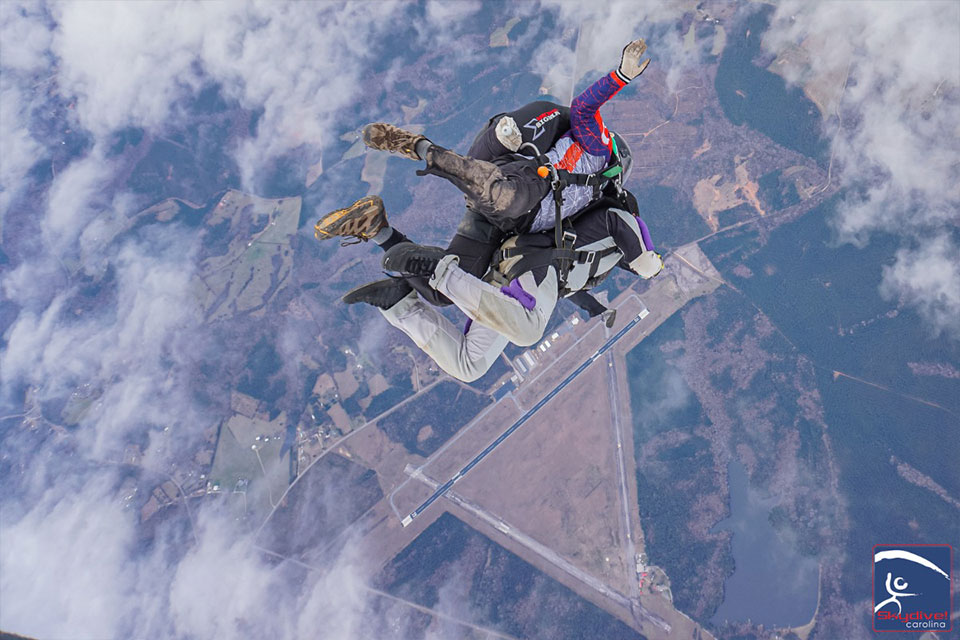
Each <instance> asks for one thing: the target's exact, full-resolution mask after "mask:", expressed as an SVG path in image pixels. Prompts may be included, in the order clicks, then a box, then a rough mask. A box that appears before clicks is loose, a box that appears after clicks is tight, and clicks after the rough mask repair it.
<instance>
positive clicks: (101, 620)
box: [0, 477, 136, 640]
mask: <svg viewBox="0 0 960 640" xmlns="http://www.w3.org/2000/svg"><path fill="white" fill-rule="evenodd" d="M64 480H65V482H64V485H67V484H68V482H67V481H66V479H64ZM108 483H109V478H105V477H100V478H97V479H94V480H91V481H90V482H87V483H83V484H79V485H75V486H71V487H70V489H73V490H74V491H72V492H71V491H70V490H66V491H63V492H62V493H59V492H54V491H50V492H47V493H45V494H43V495H42V497H40V499H39V501H38V502H37V503H36V504H35V505H34V506H33V508H32V509H30V511H29V512H28V513H27V514H26V515H25V516H24V517H23V518H22V519H20V520H19V521H17V522H15V523H10V522H9V521H8V518H9V515H6V516H5V517H4V519H3V522H2V523H0V538H2V540H3V545H2V546H0V561H2V564H3V571H0V601H2V602H3V606H2V607H0V628H3V629H4V630H6V631H13V632H20V633H28V634H30V635H33V636H36V637H46V638H77V639H78V640H79V639H80V638H113V637H117V636H118V631H119V628H118V627H119V625H118V621H119V618H120V617H121V613H120V612H123V611H129V610H131V609H130V608H129V607H130V605H131V604H132V603H131V602H130V599H131V598H130V595H129V594H130V592H131V591H132V590H134V589H135V588H136V584H135V578H136V575H135V573H134V572H133V571H132V569H133V567H132V565H130V564H129V563H128V561H127V558H128V556H129V554H130V552H131V551H132V549H131V547H132V545H133V542H134V538H135V535H134V530H133V527H132V526H131V522H130V513H129V512H124V510H123V507H122V506H121V505H120V503H119V501H118V500H116V499H115V498H114V499H111V498H112V497H113V496H111V495H110V491H109V486H108ZM71 484H72V483H71Z"/></svg>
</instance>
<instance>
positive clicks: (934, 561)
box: [873, 544, 953, 631]
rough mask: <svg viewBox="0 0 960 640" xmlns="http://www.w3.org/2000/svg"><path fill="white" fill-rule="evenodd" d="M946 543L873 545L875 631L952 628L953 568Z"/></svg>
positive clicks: (950, 549)
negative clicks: (951, 570)
mask: <svg viewBox="0 0 960 640" xmlns="http://www.w3.org/2000/svg"><path fill="white" fill-rule="evenodd" d="M952 556H953V548H952V547H950V545H946V544H912V545H877V546H875V547H874V548H873V605H874V606H873V630H874V631H950V630H951V629H952V623H951V621H950V611H951V607H952V598H951V593H950V591H951V589H950V586H951V585H950V583H951V580H950V569H951V567H952V565H953V558H952Z"/></svg>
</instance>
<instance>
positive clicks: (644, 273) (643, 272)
mask: <svg viewBox="0 0 960 640" xmlns="http://www.w3.org/2000/svg"><path fill="white" fill-rule="evenodd" d="M628 266H629V267H630V268H631V269H633V271H634V272H635V273H636V274H637V275H639V276H640V277H641V278H644V279H648V278H652V277H653V276H655V275H657V274H658V273H660V270H661V269H663V258H661V257H660V254H659V253H656V252H655V251H644V252H643V253H641V254H640V255H639V256H637V257H636V258H634V260H633V261H632V262H631V263H630V264H629V265H628Z"/></svg>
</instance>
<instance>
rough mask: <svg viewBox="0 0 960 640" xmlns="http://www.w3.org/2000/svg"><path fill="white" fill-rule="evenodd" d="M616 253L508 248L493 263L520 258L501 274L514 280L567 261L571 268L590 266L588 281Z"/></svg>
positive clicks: (600, 250) (499, 252)
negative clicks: (573, 266)
mask: <svg viewBox="0 0 960 640" xmlns="http://www.w3.org/2000/svg"><path fill="white" fill-rule="evenodd" d="M618 251H620V250H619V249H618V248H617V247H615V246H614V247H607V248H606V249H598V250H596V251H575V250H572V249H567V248H563V249H554V248H543V247H509V248H507V249H501V250H500V251H498V252H497V254H496V255H495V256H494V260H493V262H494V264H499V263H501V262H503V261H504V260H507V259H508V258H517V257H519V258H520V259H519V260H518V261H517V263H516V264H515V265H513V267H512V268H511V269H510V273H505V274H503V275H505V276H506V277H508V278H516V277H517V276H518V275H519V274H521V273H523V272H525V271H530V270H532V269H536V268H538V267H546V266H549V265H551V264H553V265H559V264H560V261H567V262H568V263H569V264H570V265H571V266H572V265H573V264H588V265H590V274H589V275H588V276H587V280H588V281H589V280H593V279H594V278H595V277H596V276H597V271H598V270H599V269H600V261H601V260H603V259H604V258H606V257H607V256H609V255H611V254H613V253H616V252H618ZM564 284H566V282H564Z"/></svg>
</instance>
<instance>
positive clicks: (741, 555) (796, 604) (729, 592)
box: [712, 462, 819, 628]
mask: <svg viewBox="0 0 960 640" xmlns="http://www.w3.org/2000/svg"><path fill="white" fill-rule="evenodd" d="M728 473H729V478H730V516H729V517H728V518H726V519H724V520H721V521H720V522H718V523H717V524H716V525H715V526H714V530H728V531H732V532H733V559H734V562H735V563H736V569H735V570H734V572H733V575H732V576H730V577H729V578H727V581H726V583H725V584H724V599H723V602H722V603H721V605H720V607H719V608H718V609H717V612H716V614H714V616H713V619H712V621H713V622H715V623H720V622H723V621H724V620H730V621H744V620H748V619H749V620H750V621H752V622H753V623H754V624H762V625H764V626H766V627H768V628H769V627H795V626H799V625H803V624H806V623H807V622H809V621H810V618H812V617H813V613H814V611H816V608H817V590H818V587H819V584H818V583H819V575H818V566H817V561H816V560H815V559H814V558H809V557H805V556H801V555H800V554H799V553H797V552H796V551H795V550H794V549H793V547H792V546H791V545H789V544H788V543H787V542H786V541H784V540H783V539H782V538H781V537H780V536H779V535H778V534H777V532H776V530H774V528H773V526H772V525H771V524H770V509H771V508H772V507H773V506H775V505H774V504H772V502H771V501H770V500H768V499H764V498H763V497H761V496H758V495H756V494H754V493H753V492H752V491H750V487H749V479H748V477H747V470H746V469H745V468H744V466H743V465H742V464H740V463H739V462H733V463H731V464H730V466H729V467H728Z"/></svg>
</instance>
